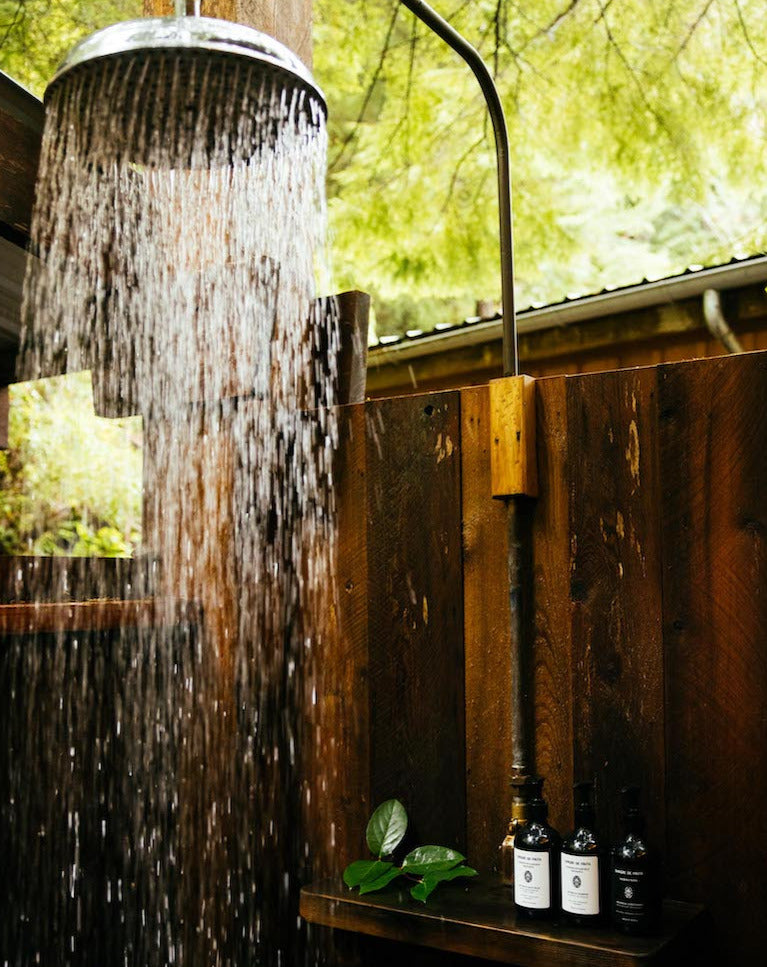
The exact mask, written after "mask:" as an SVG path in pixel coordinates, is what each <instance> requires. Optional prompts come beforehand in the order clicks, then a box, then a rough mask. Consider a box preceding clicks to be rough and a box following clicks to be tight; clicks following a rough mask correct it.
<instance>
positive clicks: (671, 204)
mask: <svg viewBox="0 0 767 967" xmlns="http://www.w3.org/2000/svg"><path fill="white" fill-rule="evenodd" d="M434 6H435V7H436V8H437V9H438V10H439V12H440V13H442V14H443V15H444V16H446V17H447V18H448V19H449V20H450V21H451V22H452V23H453V24H454V25H455V27H456V28H457V29H458V30H460V31H461V32H462V33H463V34H464V35H465V36H466V37H467V39H469V40H470V41H471V42H472V43H474V44H475V46H477V47H478V49H479V50H480V52H481V53H482V54H483V55H484V56H485V58H486V59H487V60H488V62H489V63H490V64H491V65H492V68H493V71H494V74H495V76H496V79H497V83H498V85H499V89H500V91H501V95H502V98H503V101H504V104H505V106H506V109H507V115H508V120H509V127H510V134H511V141H512V175H513V182H514V211H515V247H516V281H517V290H518V304H519V305H520V306H524V305H526V304H540V303H547V302H555V301H558V300H559V299H561V298H563V297H565V296H566V295H575V294H583V293H585V292H591V291H596V290H599V289H601V288H603V287H605V286H617V285H621V284H627V283H631V282H637V281H640V280H641V279H642V278H643V277H648V278H657V277H662V276H664V275H668V274H673V273H674V272H677V271H681V270H683V269H684V268H686V267H687V266H689V265H690V264H713V263H716V262H723V261H727V260H728V259H729V258H730V257H731V256H733V255H747V254H757V253H759V252H762V251H763V250H764V249H765V235H766V233H765V225H766V224H767V178H766V177H765V176H766V175H767V170H766V167H767V152H766V151H765V144H766V142H767V41H765V40H764V31H763V29H762V23H763V19H764V5H763V3H762V2H761V0H452V3H447V0H434ZM140 13H141V3H140V0H0V69H2V70H4V71H6V72H8V73H10V74H11V75H12V76H14V77H15V78H16V79H17V80H19V81H21V82H22V83H24V84H26V85H27V86H28V87H29V88H30V89H31V90H33V91H34V92H35V93H37V94H42V92H43V90H44V88H45V85H46V83H47V81H48V79H49V78H50V76H51V75H52V73H53V71H54V69H55V66H56V65H57V63H58V62H59V61H60V59H61V58H62V56H63V55H64V53H65V52H66V51H67V50H68V49H69V47H71V46H72V44H73V43H75V42H76V41H77V40H78V39H79V38H81V37H83V36H85V35H87V34H89V33H90V32H92V31H93V30H95V29H97V28H98V27H101V26H104V25H106V24H108V23H112V22H114V21H116V20H120V19H125V18H128V17H133V16H137V15H140ZM314 21H315V23H314V37H315V55H314V57H315V63H314V70H315V74H316V76H317V78H318V81H319V83H320V84H321V86H322V87H323V88H324V90H325V93H326V95H327V98H328V104H329V138H330V159H329V171H328V195H329V211H330V216H331V225H332V233H333V244H332V251H333V257H334V269H335V278H334V286H335V288H336V289H337V290H341V289H344V288H361V289H366V290H368V291H370V292H372V294H373V295H374V306H375V307H376V314H377V325H378V334H379V335H383V334H385V333H394V332H402V331H405V330H407V329H412V328H432V327H433V326H434V325H435V324H436V323H438V322H457V321H459V320H460V319H461V318H462V317H463V316H465V315H470V314H472V313H473V311H474V305H475V301H476V300H478V299H484V300H486V299H490V300H494V299H495V300H497V299H498V298H499V297H500V283H499V271H498V241H497V206H496V196H495V192H496V186H495V160H494V151H493V145H492V132H491V131H490V129H489V124H488V120H487V117H486V112H485V108H484V104H483V101H482V97H481V94H480V92H479V89H478V86H477V84H476V81H475V80H474V78H473V77H472V75H471V73H470V72H469V71H468V69H467V68H466V66H465V65H464V64H463V63H462V62H461V61H460V60H459V59H458V58H457V56H456V55H454V54H453V53H452V52H451V51H450V50H449V49H448V48H446V47H445V45H444V44H443V43H442V42H441V41H439V40H438V39H437V38H435V37H434V36H433V35H432V34H431V33H430V32H429V31H428V30H427V29H426V28H425V27H424V26H423V25H422V24H420V23H419V22H418V21H416V19H415V18H414V17H413V16H412V15H411V14H410V13H409V12H408V11H407V10H406V9H405V8H404V7H402V6H401V5H400V4H399V0H314ZM88 399H89V395H88V387H87V377H83V378H80V377H77V378H74V380H73V381H72V382H68V381H67V380H59V381H54V382H51V383H48V384H45V385H43V384H37V385H34V384H28V385H26V386H23V387H17V388H15V390H14V400H13V409H12V427H11V433H12V448H11V450H10V451H9V453H8V454H6V455H4V456H2V457H0V474H2V483H3V485H4V488H5V489H4V490H3V494H2V500H3V510H2V519H1V520H0V549H5V550H6V551H27V552H29V551H36V552H48V553H50V552H59V553H61V552H65V553H89V552H91V551H92V550H93V549H94V548H96V549H97V550H99V551H100V552H106V553H129V552H130V551H131V549H132V548H133V546H134V543H135V541H136V539H137V536H138V527H139V524H138V521H139V517H140V442H139V432H138V430H137V428H136V426H135V425H129V424H127V423H120V422H117V423H114V424H112V425H111V426H110V425H109V424H106V423H104V422H103V421H96V420H95V417H93V415H92V413H91V412H90V410H89V405H88ZM75 413H77V414H78V416H76V417H75V416H74V415H73V414H75ZM33 492H34V501H33V500H32V496H31V495H32V493H33Z"/></svg>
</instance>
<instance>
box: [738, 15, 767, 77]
mask: <svg viewBox="0 0 767 967" xmlns="http://www.w3.org/2000/svg"><path fill="white" fill-rule="evenodd" d="M734 3H735V11H736V13H737V14H738V23H739V24H740V29H741V30H742V31H743V39H744V40H745V41H746V46H747V47H748V49H749V50H750V51H751V53H752V54H753V55H754V57H755V58H756V59H757V60H758V61H759V63H760V64H764V65H765V66H767V60H765V59H764V57H762V56H761V55H760V54H759V52H758V51H757V49H756V47H754V44H753V41H752V40H751V34H750V33H749V32H748V27H746V21H745V19H744V17H743V11H742V10H741V8H740V3H739V2H738V0H734Z"/></svg>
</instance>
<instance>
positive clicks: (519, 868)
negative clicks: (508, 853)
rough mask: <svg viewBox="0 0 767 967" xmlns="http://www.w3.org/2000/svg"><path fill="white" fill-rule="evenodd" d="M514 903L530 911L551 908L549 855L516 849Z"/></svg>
mask: <svg viewBox="0 0 767 967" xmlns="http://www.w3.org/2000/svg"><path fill="white" fill-rule="evenodd" d="M514 901H515V902H516V903H518V904H519V905H520V906H521V907H527V908H528V909H530V910H547V909H548V908H549V907H550V906H551V870H550V864H549V854H548V853H546V852H543V853H533V852H532V851H531V850H524V849H517V848H516V846H515V847H514Z"/></svg>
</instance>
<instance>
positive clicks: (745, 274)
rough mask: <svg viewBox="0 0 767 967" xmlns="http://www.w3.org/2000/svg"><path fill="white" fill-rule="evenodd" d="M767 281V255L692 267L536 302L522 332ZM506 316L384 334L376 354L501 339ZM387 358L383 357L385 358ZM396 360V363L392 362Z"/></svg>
mask: <svg viewBox="0 0 767 967" xmlns="http://www.w3.org/2000/svg"><path fill="white" fill-rule="evenodd" d="M759 282H767V256H765V255H749V256H744V257H742V258H739V257H735V258H732V259H730V261H729V262H725V263H721V264H718V265H709V266H703V265H690V266H688V267H687V268H686V269H685V271H684V272H680V273H679V274H677V275H670V276H665V277H663V278H660V279H648V278H643V279H642V280H641V281H640V282H635V283H632V284H631V285H623V286H605V288H603V289H601V290H600V291H599V292H591V293H588V294H586V295H579V296H566V297H565V298H564V299H562V300H560V301H559V302H552V303H548V304H540V303H538V304H533V305H530V306H528V307H526V308H525V309H521V310H519V311H518V312H517V320H518V328H519V332H520V333H521V334H524V333H526V332H534V331H537V330H540V329H547V328H551V327H554V326H561V325H568V324H571V323H574V322H585V321H587V320H588V319H596V318H599V317H602V316H606V315H610V314H613V313H618V312H629V311H631V310H632V309H639V308H645V307H648V306H651V305H659V304H662V303H671V302H676V301H679V300H680V299H684V298H691V297H694V296H696V295H701V294H702V293H703V292H704V291H705V290H706V289H708V288H712V289H731V288H736V287H738V286H741V285H750V284H754V283H759ZM501 318H502V316H501V314H500V313H496V314H495V315H494V316H491V317H489V318H480V317H479V316H469V317H468V318H467V319H464V320H462V321H461V322H459V323H455V324H452V323H444V324H441V325H438V326H437V327H436V328H435V329H434V330H431V331H422V330H410V331H409V332H407V333H405V334H404V335H390V336H387V335H385V336H381V337H380V338H379V340H378V341H377V342H376V343H374V344H372V345H371V346H370V350H371V352H372V353H373V355H374V356H375V357H376V358H377V362H379V363H383V362H385V361H386V360H385V359H384V358H383V357H386V356H388V355H389V354H391V356H392V357H394V356H396V357H397V359H403V358H406V357H410V356H417V355H426V354H427V353H429V352H432V351H437V349H438V348H439V349H443V348H447V347H448V345H450V346H454V345H458V344H459V343H460V344H461V345H470V344H476V343H479V342H485V341H490V340H493V339H500V337H501ZM379 357H381V358H379ZM392 361H393V359H392Z"/></svg>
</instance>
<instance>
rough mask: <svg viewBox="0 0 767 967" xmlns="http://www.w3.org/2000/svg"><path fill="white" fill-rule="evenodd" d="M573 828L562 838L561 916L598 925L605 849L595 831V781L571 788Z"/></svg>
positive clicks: (581, 783) (600, 916) (571, 921)
mask: <svg viewBox="0 0 767 967" xmlns="http://www.w3.org/2000/svg"><path fill="white" fill-rule="evenodd" d="M574 794H575V829H574V830H573V831H572V833H570V835H569V836H566V837H565V839H564V840H563V841H562V855H561V860H560V864H561V877H562V879H561V888H562V889H561V898H562V899H561V902H562V917H563V919H564V920H567V921H568V922H570V923H578V924H598V923H600V921H601V920H602V919H603V914H604V874H605V851H604V849H603V846H602V843H601V841H600V839H599V837H598V836H597V833H596V831H595V826H596V823H595V818H594V783H593V782H579V783H577V784H576V785H575V787H574Z"/></svg>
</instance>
